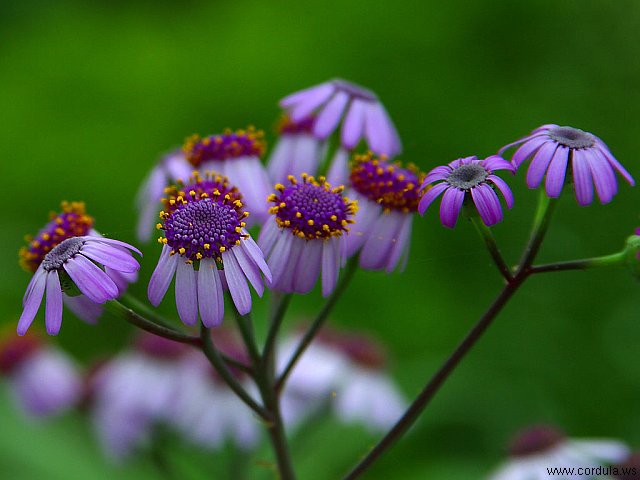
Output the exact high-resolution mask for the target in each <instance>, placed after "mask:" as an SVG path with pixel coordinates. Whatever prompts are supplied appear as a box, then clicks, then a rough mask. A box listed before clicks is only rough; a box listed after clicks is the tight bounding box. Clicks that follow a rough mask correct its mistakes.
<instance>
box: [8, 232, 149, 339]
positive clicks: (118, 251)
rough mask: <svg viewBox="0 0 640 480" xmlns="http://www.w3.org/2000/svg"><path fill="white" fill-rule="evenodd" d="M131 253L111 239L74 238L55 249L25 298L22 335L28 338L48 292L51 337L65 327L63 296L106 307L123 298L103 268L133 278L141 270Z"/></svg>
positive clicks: (46, 310)
mask: <svg viewBox="0 0 640 480" xmlns="http://www.w3.org/2000/svg"><path fill="white" fill-rule="evenodd" d="M127 250H133V251H135V252H137V253H140V251H139V250H138V249H136V248H135V247H133V246H131V245H129V244H127V243H124V242H121V241H119V240H113V239H110V238H103V237H96V236H89V235H87V236H82V237H71V238H67V239H66V240H64V241H62V242H61V243H59V244H58V245H56V246H55V247H53V248H52V249H51V250H50V251H49V252H48V253H47V254H46V255H45V256H44V259H43V260H42V262H41V263H40V266H39V267H38V269H37V270H36V272H35V274H34V275H33V278H32V279H31V282H30V283H29V286H28V287H27V291H26V293H25V296H24V298H23V305H24V310H23V312H22V315H21V316H20V320H19V321H18V334H19V335H24V334H25V333H26V332H27V329H28V328H29V326H30V325H31V323H32V322H33V319H34V318H35V316H36V314H37V313H38V309H39V308H40V304H41V303H42V299H43V297H44V294H45V291H46V307H45V324H46V327H47V332H48V333H49V334H50V335H57V334H58V332H59V331H60V326H61V324H62V302H63V295H64V294H65V293H66V294H70V295H71V296H73V295H74V294H77V291H79V292H81V293H82V294H83V295H85V296H86V297H87V298H88V299H89V300H91V301H92V302H94V303H98V304H101V303H104V302H106V301H107V300H113V299H115V298H117V297H118V296H119V295H120V293H121V292H120V290H119V288H118V285H117V284H116V283H115V282H114V280H113V279H112V278H111V276H110V275H109V274H108V273H107V272H106V271H105V270H103V269H102V268H100V266H98V265H101V266H102V267H103V268H105V269H106V268H109V269H111V270H113V271H116V272H120V273H125V274H127V273H128V274H132V273H134V272H136V271H138V269H139V268H140V265H139V264H138V262H137V261H136V260H135V259H134V258H133V257H132V256H131V254H130V253H129V252H128V251H127Z"/></svg>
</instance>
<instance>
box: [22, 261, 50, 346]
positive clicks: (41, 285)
mask: <svg viewBox="0 0 640 480" xmlns="http://www.w3.org/2000/svg"><path fill="white" fill-rule="evenodd" d="M47 276H48V272H47V271H46V270H45V269H44V268H43V269H38V271H37V272H36V274H35V275H34V278H33V280H34V281H33V284H32V285H31V284H30V288H31V290H30V291H29V295H27V298H26V299H25V301H24V310H22V315H20V320H18V335H20V336H22V335H24V334H25V333H27V330H28V329H29V327H30V326H31V322H33V319H34V318H35V316H36V314H37V313H38V309H39V308H40V303H42V296H43V295H44V289H45V285H46V283H47Z"/></svg>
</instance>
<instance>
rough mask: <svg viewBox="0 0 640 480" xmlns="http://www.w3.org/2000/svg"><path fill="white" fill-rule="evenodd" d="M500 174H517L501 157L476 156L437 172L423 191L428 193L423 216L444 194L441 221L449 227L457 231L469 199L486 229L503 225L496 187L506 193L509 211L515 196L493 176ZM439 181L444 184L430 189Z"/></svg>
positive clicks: (437, 168) (429, 174)
mask: <svg viewBox="0 0 640 480" xmlns="http://www.w3.org/2000/svg"><path fill="white" fill-rule="evenodd" d="M496 170H509V171H510V172H512V173H513V172H514V171H515V168H514V167H513V166H512V165H511V163H509V162H508V161H506V160H505V159H503V158H502V157H499V156H498V155H493V156H491V157H488V158H486V159H484V160H479V159H478V158H477V157H476V156H473V157H466V158H460V159H458V160H454V161H453V162H451V163H450V164H449V165H443V166H441V167H436V168H434V169H433V170H431V171H430V172H429V173H428V174H427V176H426V177H425V179H424V181H423V182H422V186H421V187H420V189H421V190H423V191H425V193H424V195H423V197H422V200H420V205H419V206H418V211H419V212H420V215H424V212H425V211H426V210H427V208H428V207H429V205H431V203H432V202H433V201H434V200H435V199H436V198H437V197H438V196H439V195H440V194H442V193H444V195H443V196H442V203H441V204H440V220H441V221H442V224H443V225H444V226H445V227H449V228H453V227H455V225H456V222H457V221H458V216H459V215H460V210H461V209H462V204H463V202H464V201H465V199H466V200H467V201H469V195H470V196H471V200H473V203H474V205H475V207H476V209H477V210H478V213H479V214H480V218H481V219H482V221H483V222H484V224H485V225H487V226H491V225H494V224H496V223H498V222H500V221H502V218H503V215H502V206H501V205H500V199H499V198H498V195H497V194H496V192H495V191H494V187H495V188H497V189H498V190H499V191H500V192H501V193H502V196H503V197H504V199H505V202H506V204H507V207H508V208H511V207H513V194H512V193H511V190H510V189H509V186H508V185H507V184H506V182H505V181H504V180H502V179H501V178H500V177H498V176H497V175H494V174H493V172H494V171H496ZM438 180H442V182H441V183H437V184H435V185H433V186H431V187H430V185H431V184H432V183H433V182H436V181H438ZM427 188H428V190H427Z"/></svg>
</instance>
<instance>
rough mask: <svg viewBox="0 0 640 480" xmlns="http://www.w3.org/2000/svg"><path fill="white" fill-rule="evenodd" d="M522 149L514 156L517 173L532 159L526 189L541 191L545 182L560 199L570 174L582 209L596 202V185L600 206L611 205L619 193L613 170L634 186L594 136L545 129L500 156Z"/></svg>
mask: <svg viewBox="0 0 640 480" xmlns="http://www.w3.org/2000/svg"><path fill="white" fill-rule="evenodd" d="M516 145H520V147H519V148H518V150H516V152H515V153H514V154H513V158H512V160H511V161H512V163H513V165H514V167H515V168H516V169H517V168H519V167H520V165H521V164H522V163H523V162H525V161H526V160H529V159H531V164H530V165H529V170H528V171H527V186H528V187H529V188H538V186H540V184H541V183H542V180H543V179H544V178H545V175H546V180H545V190H546V192H547V195H548V196H549V197H552V198H556V197H559V196H560V193H561V192H562V188H563V186H564V184H565V179H566V177H567V172H569V176H572V177H573V184H574V187H575V191H576V198H577V200H578V203H579V204H580V205H589V204H590V203H591V202H592V201H593V186H594V185H595V188H596V192H597V193H598V198H599V199H600V202H601V203H603V204H604V203H608V202H610V201H611V200H612V199H613V197H614V195H615V194H616V193H617V192H618V183H617V182H616V177H615V173H614V170H616V171H618V173H619V174H620V175H622V177H623V178H624V179H625V180H626V181H627V182H629V183H630V184H631V185H634V184H635V182H634V180H633V177H631V175H630V174H629V172H627V171H626V170H625V169H624V167H623V166H622V165H621V164H620V162H618V160H616V158H615V157H614V156H613V154H612V153H611V151H610V150H609V148H608V147H607V146H606V145H605V143H604V142H603V141H602V140H600V139H599V138H598V137H596V136H595V135H593V134H592V133H589V132H585V131H583V130H580V129H579V128H573V127H561V126H558V125H553V124H550V125H543V126H541V127H539V128H536V129H535V130H534V131H532V132H531V134H530V135H528V136H526V137H524V138H521V139H520V140H518V141H516V142H514V143H511V144H509V145H506V146H505V147H503V148H501V149H500V151H499V152H498V153H499V154H502V153H503V152H504V151H505V150H507V149H509V148H511V147H513V146H516Z"/></svg>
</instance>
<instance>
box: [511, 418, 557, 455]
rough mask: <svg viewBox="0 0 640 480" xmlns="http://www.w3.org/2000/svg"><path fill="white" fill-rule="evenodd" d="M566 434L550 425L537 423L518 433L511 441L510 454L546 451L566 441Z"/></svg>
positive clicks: (532, 453) (533, 453) (530, 453)
mask: <svg viewBox="0 0 640 480" xmlns="http://www.w3.org/2000/svg"><path fill="white" fill-rule="evenodd" d="M564 439H565V437H564V435H563V434H562V433H561V432H560V431H558V430H557V429H555V428H553V427H550V426H548V425H537V426H534V427H531V428H528V429H526V430H524V431H523V432H521V433H520V434H518V435H517V436H516V438H514V440H513V441H512V442H511V445H510V447H509V455H511V456H513V457H524V456H528V455H535V454H537V453H542V452H546V451H547V450H550V449H552V448H554V447H555V446H556V445H558V444H559V443H561V442H562V441H564Z"/></svg>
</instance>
